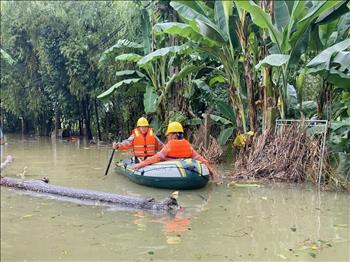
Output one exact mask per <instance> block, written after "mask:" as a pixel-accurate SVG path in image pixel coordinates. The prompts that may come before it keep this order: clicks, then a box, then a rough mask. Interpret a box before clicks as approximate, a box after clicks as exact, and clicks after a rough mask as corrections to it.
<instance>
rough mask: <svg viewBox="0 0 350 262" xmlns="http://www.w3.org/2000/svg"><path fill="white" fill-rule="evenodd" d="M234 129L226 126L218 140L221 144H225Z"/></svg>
mask: <svg viewBox="0 0 350 262" xmlns="http://www.w3.org/2000/svg"><path fill="white" fill-rule="evenodd" d="M233 131H234V128H233V127H229V128H226V129H224V130H222V131H221V133H220V135H219V137H218V142H219V144H220V145H225V144H226V142H227V140H228V139H229V138H230V137H231V136H232V134H233Z"/></svg>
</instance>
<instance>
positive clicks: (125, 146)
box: [113, 134, 135, 150]
mask: <svg viewBox="0 0 350 262" xmlns="http://www.w3.org/2000/svg"><path fill="white" fill-rule="evenodd" d="M134 139H135V136H134V134H132V135H131V136H129V138H128V139H125V140H124V141H122V142H120V143H115V142H114V143H113V148H114V149H117V150H129V149H132V147H133V141H134Z"/></svg>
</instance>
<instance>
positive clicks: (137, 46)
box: [98, 39, 143, 64]
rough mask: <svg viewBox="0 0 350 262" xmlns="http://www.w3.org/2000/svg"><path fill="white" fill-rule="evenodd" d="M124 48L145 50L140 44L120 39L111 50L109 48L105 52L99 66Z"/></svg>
mask: <svg viewBox="0 0 350 262" xmlns="http://www.w3.org/2000/svg"><path fill="white" fill-rule="evenodd" d="M122 48H133V49H141V48H143V46H142V45H140V44H138V43H135V42H131V41H129V40H127V39H119V40H118V41H117V43H116V44H115V45H113V46H111V47H110V48H108V49H107V50H105V51H104V52H103V53H102V55H101V57H100V60H99V61H98V63H99V64H103V63H104V62H105V60H106V59H107V57H113V56H114V55H116V54H117V53H118V52H119V51H120V50H121V49H122Z"/></svg>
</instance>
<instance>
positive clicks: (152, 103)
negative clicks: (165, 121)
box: [143, 86, 159, 113]
mask: <svg viewBox="0 0 350 262" xmlns="http://www.w3.org/2000/svg"><path fill="white" fill-rule="evenodd" d="M158 104H159V97H158V95H157V93H156V92H155V91H154V89H153V87H151V86H147V87H146V92H145V94H144V96H143V105H144V107H145V112H146V113H154V112H156V111H157V108H158Z"/></svg>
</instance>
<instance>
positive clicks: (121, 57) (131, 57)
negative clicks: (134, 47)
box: [115, 53, 142, 63]
mask: <svg viewBox="0 0 350 262" xmlns="http://www.w3.org/2000/svg"><path fill="white" fill-rule="evenodd" d="M141 58H142V56H140V55H138V54H134V53H129V54H121V55H118V56H117V57H116V58H115V60H116V61H128V62H135V63H136V62H138V61H139V60H140V59H141Z"/></svg>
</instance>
